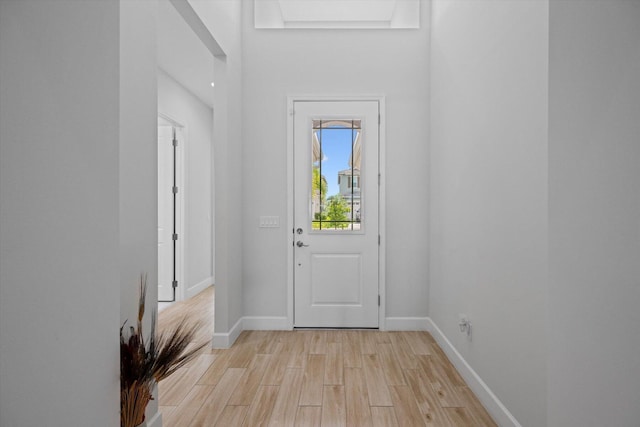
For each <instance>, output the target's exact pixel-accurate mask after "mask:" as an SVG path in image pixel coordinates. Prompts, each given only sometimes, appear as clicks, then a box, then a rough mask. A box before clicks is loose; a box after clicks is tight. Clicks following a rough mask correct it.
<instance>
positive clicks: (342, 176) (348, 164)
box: [311, 119, 363, 231]
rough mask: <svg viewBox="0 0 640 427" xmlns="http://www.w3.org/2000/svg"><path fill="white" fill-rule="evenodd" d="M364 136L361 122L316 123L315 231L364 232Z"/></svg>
mask: <svg viewBox="0 0 640 427" xmlns="http://www.w3.org/2000/svg"><path fill="white" fill-rule="evenodd" d="M361 136H362V121H361V120H358V119H353V120H351V119H349V120H345V119H329V120H326V119H315V120H313V121H312V138H311V140H312V150H311V152H312V159H311V163H312V165H311V166H312V174H311V213H312V218H311V228H312V230H314V231H358V230H360V229H361V224H362V218H363V211H362V207H363V203H362V200H361V194H362V193H361V191H360V189H361V183H362V181H361V163H360V159H361V157H362V138H361Z"/></svg>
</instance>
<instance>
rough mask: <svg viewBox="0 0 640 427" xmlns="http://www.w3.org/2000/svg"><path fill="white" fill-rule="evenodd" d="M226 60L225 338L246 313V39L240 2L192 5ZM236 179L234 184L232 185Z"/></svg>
mask: <svg viewBox="0 0 640 427" xmlns="http://www.w3.org/2000/svg"><path fill="white" fill-rule="evenodd" d="M189 3H190V4H191V6H192V7H193V9H194V10H195V11H196V12H197V13H198V15H199V16H200V18H201V19H202V21H203V23H204V24H205V25H206V27H207V28H208V29H209V31H210V32H211V34H212V35H213V37H214V38H215V40H216V41H217V42H218V44H219V45H220V46H221V47H222V49H223V50H224V52H225V54H226V56H225V57H217V58H214V76H215V79H216V82H215V83H216V86H215V91H214V107H213V110H214V119H213V126H214V130H213V133H214V134H213V151H214V153H213V158H214V185H215V188H214V194H215V202H214V205H215V211H214V212H215V214H214V217H215V224H214V227H215V236H216V239H215V254H216V257H215V268H214V270H215V274H216V283H215V286H216V298H215V322H214V330H215V333H216V334H218V333H220V334H226V333H228V332H229V330H230V329H231V328H232V327H233V326H234V325H235V324H236V322H237V321H238V320H239V319H240V318H241V317H242V316H243V308H242V300H243V298H242V295H243V287H242V259H243V252H242V239H241V236H242V233H243V230H242V223H241V217H240V215H239V214H238V213H239V212H242V210H243V206H242V180H243V177H242V175H241V173H240V171H242V164H243V160H242V127H241V124H242V89H243V88H242V73H243V66H242V51H241V49H242V46H241V40H242V34H241V8H242V7H243V5H244V4H245V3H246V2H244V1H237V0H218V1H208V0H190V1H189ZM231 177H233V179H231Z"/></svg>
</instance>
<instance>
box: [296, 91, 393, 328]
mask: <svg viewBox="0 0 640 427" xmlns="http://www.w3.org/2000/svg"><path fill="white" fill-rule="evenodd" d="M296 101H306V102H313V101H334V102H340V101H376V102H378V113H379V114H380V126H379V127H378V132H379V134H378V168H379V172H380V175H381V179H380V188H379V194H378V233H380V236H381V242H380V246H379V247H378V251H379V252H378V294H379V295H380V307H379V309H378V328H379V329H380V330H381V331H384V330H386V316H385V313H386V281H385V278H386V253H387V252H386V249H387V246H386V234H385V232H386V227H385V224H386V190H385V189H386V185H385V183H386V167H385V165H386V125H385V123H386V103H385V97H384V95H363V96H353V95H349V96H339V95H290V96H287V235H288V236H289V237H288V239H287V328H286V329H293V317H294V295H293V264H294V261H293V242H294V234H293V229H294V227H295V225H294V224H293V209H294V206H293V203H294V198H293V180H294V169H293V166H294V159H293V142H294V141H293V140H294V136H295V135H294V131H293V125H294V123H293V122H294V116H293V111H294V110H293V105H294V102H296ZM289 230H291V232H290V233H289V232H288V231H289Z"/></svg>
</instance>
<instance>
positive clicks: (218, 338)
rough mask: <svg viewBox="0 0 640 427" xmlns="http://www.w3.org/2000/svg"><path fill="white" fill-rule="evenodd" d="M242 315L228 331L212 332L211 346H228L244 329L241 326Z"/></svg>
mask: <svg viewBox="0 0 640 427" xmlns="http://www.w3.org/2000/svg"><path fill="white" fill-rule="evenodd" d="M242 319H243V318H242V317H241V318H240V319H238V321H237V322H236V324H235V325H233V327H232V328H231V330H230V331H229V332H225V333H222V332H216V333H214V334H213V340H212V341H211V346H212V347H213V348H230V347H231V346H232V345H233V343H234V342H236V340H237V339H238V337H239V336H240V333H241V332H242V331H243V330H244V329H243V328H242Z"/></svg>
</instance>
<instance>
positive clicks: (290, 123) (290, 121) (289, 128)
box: [287, 96, 298, 329]
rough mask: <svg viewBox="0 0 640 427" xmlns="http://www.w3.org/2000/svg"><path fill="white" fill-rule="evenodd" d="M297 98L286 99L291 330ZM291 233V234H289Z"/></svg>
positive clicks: (289, 323)
mask: <svg viewBox="0 0 640 427" xmlns="http://www.w3.org/2000/svg"><path fill="white" fill-rule="evenodd" d="M297 99H298V97H293V96H289V97H287V236H289V237H288V239H287V326H288V327H289V329H293V316H294V313H293V300H294V297H293V256H294V255H293V242H294V238H295V236H294V234H293V229H294V227H295V225H294V224H293V201H294V198H293V180H294V175H293V174H294V169H293V163H294V161H293V138H294V132H293V125H294V117H293V111H294V110H293V103H294V102H295V101H296V100H297ZM289 231H291V232H289Z"/></svg>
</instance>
